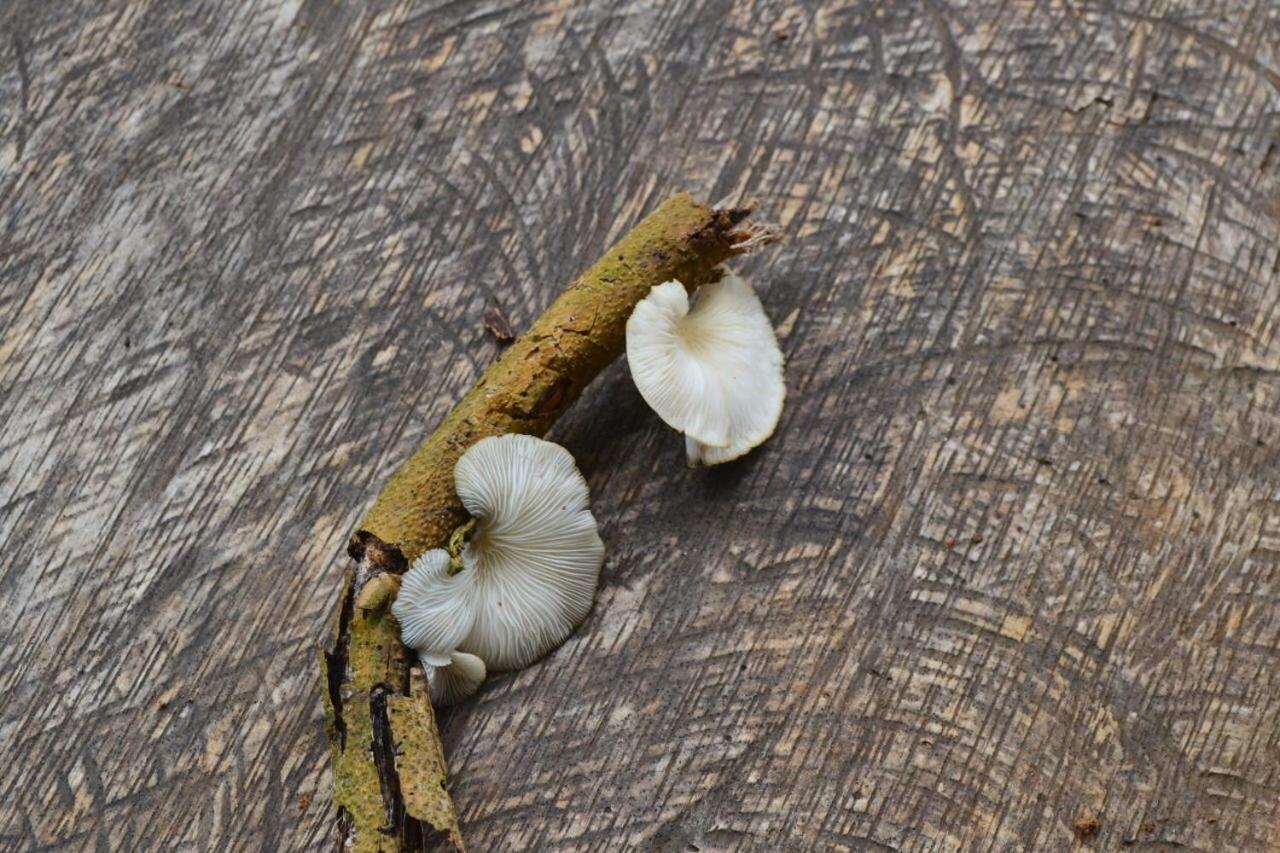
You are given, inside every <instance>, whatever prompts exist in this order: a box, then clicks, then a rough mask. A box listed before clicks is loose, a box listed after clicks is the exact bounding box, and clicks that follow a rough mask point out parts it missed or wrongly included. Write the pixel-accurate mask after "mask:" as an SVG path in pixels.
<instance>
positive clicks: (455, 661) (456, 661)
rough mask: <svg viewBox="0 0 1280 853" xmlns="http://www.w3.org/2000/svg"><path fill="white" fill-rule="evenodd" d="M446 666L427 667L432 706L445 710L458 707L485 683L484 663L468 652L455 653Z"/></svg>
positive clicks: (428, 688)
mask: <svg viewBox="0 0 1280 853" xmlns="http://www.w3.org/2000/svg"><path fill="white" fill-rule="evenodd" d="M449 658H450V659H449V662H448V664H446V665H444V666H431V665H428V666H427V667H426V670H427V693H428V694H430V696H431V704H432V705H435V706H437V707H440V708H443V707H446V706H448V705H456V704H457V703H459V702H461V701H462V700H463V699H466V698H467V697H468V696H470V695H471V694H472V693H475V692H476V690H478V689H479V688H480V685H481V684H483V683H484V679H485V676H486V675H487V674H488V673H487V671H486V670H485V665H484V661H482V660H480V658H478V657H476V656H475V655H469V654H467V653H466V652H454V653H453V654H452V655H450V656H449Z"/></svg>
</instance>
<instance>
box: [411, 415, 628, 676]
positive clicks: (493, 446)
mask: <svg viewBox="0 0 1280 853" xmlns="http://www.w3.org/2000/svg"><path fill="white" fill-rule="evenodd" d="M454 487H455V488H456V490H457V492H458V497H459V498H461V499H462V503H463V505H464V506H465V507H466V508H467V511H468V512H469V513H471V515H472V516H473V517H474V518H475V519H476V525H475V528H474V529H473V530H471V531H470V533H469V541H467V542H466V544H465V546H464V547H462V549H461V555H460V557H461V560H460V562H461V570H458V565H457V563H456V562H455V561H453V560H452V558H451V557H450V554H449V552H447V551H443V550H435V551H428V552H427V553H425V554H423V555H422V556H421V557H419V558H418V559H417V560H416V561H415V562H414V564H413V567H412V568H410V570H409V571H408V572H406V573H405V577H404V580H403V581H402V583H401V589H400V595H399V597H398V598H397V599H396V602H395V604H394V605H393V607H392V612H393V613H394V614H395V616H396V618H397V619H398V620H399V621H400V627H401V636H402V638H403V639H404V642H405V644H406V645H408V646H412V647H413V648H414V649H416V650H417V651H418V654H419V656H420V657H421V658H422V660H423V662H424V663H425V664H427V665H429V666H437V667H447V668H448V669H449V671H452V670H455V669H457V668H458V667H459V665H460V662H459V658H460V655H459V654H458V652H463V653H469V654H470V655H472V656H479V658H480V660H481V661H482V662H483V664H488V666H489V667H491V668H492V669H495V670H509V669H519V668H521V667H524V666H528V665H529V664H530V663H532V662H533V661H535V660H537V659H538V658H540V657H542V656H543V655H545V654H546V653H547V652H549V651H551V649H553V648H554V647H555V646H557V645H558V644H559V643H561V642H562V641H563V640H564V638H565V637H567V636H568V634H569V632H570V631H572V630H573V629H574V627H576V626H577V625H578V624H579V623H580V622H581V621H582V620H583V619H585V618H586V615H587V612H588V611H589V610H590V609H591V601H592V599H593V598H594V596H595V589H596V583H597V581H598V579H599V576H600V564H601V563H602V562H603V561H604V543H603V542H601V541H600V536H599V534H597V532H596V521H595V518H593V517H592V515H591V510H590V509H589V508H588V494H587V483H586V481H585V480H583V479H582V474H580V473H579V472H578V468H577V466H576V465H575V464H574V462H573V457H572V456H571V455H569V451H567V450H565V449H564V448H563V447H560V446H559V445H557V444H552V443H551V442H549V441H543V440H541V439H538V438H534V437H532V436H527V435H504V436H497V437H492V438H485V439H481V440H480V441H478V442H476V443H475V444H474V445H472V447H471V448H470V449H468V450H467V452H466V453H464V454H463V455H462V458H461V459H459V460H458V464H457V466H456V467H455V468H454ZM483 664H482V665H483ZM475 671H476V670H475V667H472V669H471V670H470V674H471V675H472V676H474V673H475ZM428 675H430V671H428ZM444 677H445V676H443V675H441V674H437V679H441V678H444ZM481 678H483V676H481ZM476 683H477V684H478V683H479V682H478V681H477V682H476Z"/></svg>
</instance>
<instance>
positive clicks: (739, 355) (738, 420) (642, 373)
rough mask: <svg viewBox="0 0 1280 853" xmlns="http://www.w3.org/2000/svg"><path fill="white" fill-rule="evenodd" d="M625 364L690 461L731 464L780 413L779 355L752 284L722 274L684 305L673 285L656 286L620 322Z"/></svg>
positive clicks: (679, 289) (768, 429)
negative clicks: (623, 323) (623, 331)
mask: <svg viewBox="0 0 1280 853" xmlns="http://www.w3.org/2000/svg"><path fill="white" fill-rule="evenodd" d="M627 363H628V364H629V365H630V367H631V376H632V378H633V379H634V380H635V383H636V387H637V388H639V389H640V395H641V396H642V397H644V399H645V402H646V403H648V404H649V406H650V407H651V408H652V409H653V410H654V411H655V412H657V413H658V417H660V418H662V419H663V420H664V421H666V423H667V424H668V425H669V426H671V427H672V428H674V429H676V430H679V431H680V432H682V433H684V434H685V450H686V454H687V456H688V459H689V463H690V464H691V465H692V464H696V463H698V462H702V463H704V464H706V465H717V464H719V463H721V462H728V461H730V460H732V459H737V458H738V457H739V456H742V455H743V454H745V453H746V452H747V451H749V450H751V449H752V448H753V447H756V446H757V445H759V444H760V443H761V442H763V441H764V440H765V439H767V438H768V437H769V436H770V435H772V434H773V431H774V429H775V428H776V427H777V425H778V419H779V418H780V417H781V415H782V401H783V399H784V398H785V397H786V384H785V382H784V381H783V374H782V351H781V350H780V349H779V348H778V339H777V337H776V336H775V335H774V333H773V327H772V326H771V325H770V324H769V318H768V317H767V316H766V315H765V313H764V308H763V307H762V306H761V304H760V300H759V299H758V298H757V297H756V295H755V292H754V291H752V289H751V285H749V284H748V283H747V282H746V281H744V280H743V279H741V278H740V277H738V276H737V275H734V274H733V273H727V274H726V275H725V276H724V278H722V279H721V280H720V281H718V282H716V283H714V284H709V285H706V286H705V287H703V288H702V289H701V291H700V292H699V294H698V300H697V303H696V304H695V305H694V306H693V308H692V309H690V308H689V295H688V293H687V292H686V291H685V288H684V285H683V284H681V283H680V282H678V281H669V282H667V283H666V284H660V285H658V286H657V287H655V288H653V290H651V291H650V292H649V295H648V296H646V297H645V298H644V299H642V300H641V301H640V303H639V304H638V305H637V306H636V308H635V311H634V312H632V314H631V318H630V319H629V320H628V321H627Z"/></svg>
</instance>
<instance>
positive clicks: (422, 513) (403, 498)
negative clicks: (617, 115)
mask: <svg viewBox="0 0 1280 853" xmlns="http://www.w3.org/2000/svg"><path fill="white" fill-rule="evenodd" d="M749 212H750V209H749V208H736V209H712V208H709V207H706V206H704V205H701V204H698V203H697V202H695V201H694V200H693V199H692V198H691V197H690V196H688V195H687V194H681V195H677V196H675V197H673V198H671V199H668V200H667V201H666V202H664V203H663V204H662V205H661V206H660V207H659V208H658V209H657V210H656V211H655V212H654V213H652V214H651V215H650V216H649V217H647V218H646V219H644V220H643V221H642V222H640V224H639V225H637V226H636V227H635V229H634V230H632V231H631V233H630V234H628V235H627V236H626V237H624V238H623V239H622V240H621V241H620V242H619V243H618V244H617V245H616V246H614V247H613V248H611V249H609V251H608V252H606V253H605V255H604V257H603V258H601V259H600V260H599V261H597V262H596V264H595V265H594V266H593V267H591V269H589V270H587V272H585V273H584V274H583V275H582V276H580V277H579V278H578V279H577V280H576V281H574V282H573V283H572V284H571V285H569V287H568V288H567V289H566V290H565V291H564V292H563V293H562V294H561V295H560V297H559V298H558V299H557V300H556V301H555V302H554V303H553V304H552V305H551V307H549V308H548V309H547V310H546V311H545V312H544V313H543V314H542V316H541V317H539V318H538V320H537V322H535V323H534V325H533V327H532V328H530V329H529V331H528V332H526V333H525V334H524V335H522V336H521V337H520V338H519V339H518V340H517V341H516V342H515V343H514V344H512V345H511V347H510V348H509V349H508V350H507V351H506V352H505V353H504V354H503V356H502V357H501V358H500V359H499V360H498V361H497V362H495V363H494V364H493V365H492V366H491V367H490V368H489V369H488V370H487V371H485V374H484V375H483V376H482V377H481V378H480V381H479V382H477V383H476V385H475V387H474V388H472V389H471V391H470V393H468V394H467V396H466V397H464V398H463V399H462V401H461V402H460V403H458V405H457V406H456V407H455V408H454V409H453V411H452V412H450V413H449V415H448V416H447V417H446V418H445V419H444V421H443V422H442V423H441V424H440V426H439V427H438V428H437V429H436V431H435V432H434V433H432V434H431V436H430V437H429V438H427V440H426V441H425V442H424V443H423V444H422V446H421V447H419V448H418V450H417V451H416V452H415V453H414V454H413V456H411V457H410V458H409V459H408V460H407V461H406V462H405V463H404V464H403V465H401V466H400V468H399V470H397V471H396V473H395V474H394V475H393V476H392V478H391V481H390V482H389V483H388V484H387V486H386V488H385V489H383V491H382V493H381V494H380V495H379V496H378V499H377V501H376V502H375V503H374V505H373V508H372V509H371V510H370V511H369V514H368V515H367V516H366V517H365V519H364V521H363V522H361V524H360V526H359V527H358V528H357V530H356V532H355V534H354V535H353V536H352V537H351V541H350V544H349V547H348V552H349V553H350V555H351V557H352V558H353V559H354V560H355V561H356V565H355V567H354V568H353V569H351V570H349V571H348V572H347V574H346V578H345V580H344V582H343V588H342V595H341V596H340V597H339V600H338V603H337V606H336V608H335V612H334V619H333V629H332V636H331V638H330V643H329V647H328V649H327V650H325V651H324V652H323V653H322V655H321V670H322V685H323V688H324V695H325V710H326V719H327V725H326V732H327V736H328V739H329V744H330V750H331V754H332V758H333V801H334V805H335V806H336V810H337V815H336V820H337V843H338V847H339V848H340V849H343V850H346V849H352V848H354V849H355V850H359V851H402V850H419V849H423V848H425V847H428V846H434V845H436V844H438V843H440V842H442V841H445V842H448V843H449V844H452V845H453V846H454V847H455V848H457V849H459V850H461V849H462V848H463V841H462V834H461V831H460V829H459V826H458V818H457V814H456V813H455V811H454V807H453V802H452V800H451V799H450V797H449V794H448V792H447V791H446V789H445V779H446V772H447V771H446V765H445V760H444V753H443V750H442V748H441V745H440V736H439V734H438V731H437V729H436V722H435V715H434V713H433V711H432V709H431V704H430V702H429V701H428V699H427V695H426V689H425V685H424V683H423V679H422V676H421V673H420V672H418V671H416V670H415V671H412V672H411V670H410V665H411V663H412V660H413V656H412V653H411V652H409V651H408V650H406V649H405V648H404V647H403V646H402V645H401V644H400V636H399V634H400V632H399V627H398V626H397V625H396V622H395V619H394V618H393V617H392V615H391V612H390V606H391V603H392V602H393V601H394V600H395V596H396V593H397V592H398V591H399V588H400V577H399V576H400V575H401V574H402V573H403V572H404V570H405V569H406V568H407V566H408V565H409V564H410V563H411V562H412V561H413V560H414V559H415V558H416V557H417V556H418V555H419V554H421V553H422V552H424V551H426V550H428V549H431V548H438V547H442V546H444V545H445V544H446V542H447V541H448V538H449V535H450V533H451V532H452V531H453V530H454V529H455V528H456V527H458V525H460V524H462V523H464V522H465V521H466V520H467V514H466V511H465V510H464V509H463V507H462V504H461V502H460V501H459V500H458V497H457V495H456V494H454V490H453V468H454V465H455V464H456V463H457V461H458V458H459V457H460V456H461V455H462V453H463V452H464V451H465V450H466V449H467V448H468V447H470V446H471V445H472V444H474V443H475V442H476V441H478V440H479V439H481V438H484V437H486V436H490V435H501V434H504V433H527V434H530V435H542V434H543V433H545V432H546V431H547V430H548V429H549V428H550V427H551V425H552V424H553V423H554V422H555V420H556V418H558V417H559V416H560V414H561V413H562V412H563V411H564V410H565V409H566V408H568V406H569V405H570V404H571V403H572V402H573V401H574V400H576V399H577V398H578V396H579V395H580V394H581V393H582V390H583V389H584V388H585V387H586V385H587V383H589V382H590V381H591V380H592V379H594V378H595V376H596V375H597V374H599V373H600V371H601V370H603V369H604V368H605V367H607V366H608V365H609V364H610V363H611V362H612V361H613V360H614V359H615V358H617V357H618V356H619V355H621V354H622V352H623V349H624V347H625V336H626V323H627V318H628V317H630V315H631V311H632V309H633V308H634V307H635V305H636V303H637V302H639V301H640V300H641V299H643V298H644V297H645V296H646V295H647V294H648V293H649V290H650V288H652V287H653V286H655V285H657V284H661V283H662V282H665V281H670V280H671V279H679V280H680V281H682V282H684V283H685V284H686V285H687V286H688V287H690V288H694V287H697V286H699V285H701V284H705V283H707V282H709V281H713V280H715V279H716V278H717V277H718V276H719V271H718V269H717V268H718V267H719V265H720V264H722V263H724V262H725V261H726V260H728V259H729V258H730V257H732V256H734V255H737V254H741V253H743V252H745V251H748V250H749V249H751V248H753V247H755V246H758V245H761V244H762V243H764V242H768V241H769V240H771V239H772V238H773V236H774V235H773V232H772V231H770V230H769V229H768V228H765V227H762V226H757V225H752V224H750V223H746V222H745V221H744V220H745V219H746V217H747V215H748V213H749Z"/></svg>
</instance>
